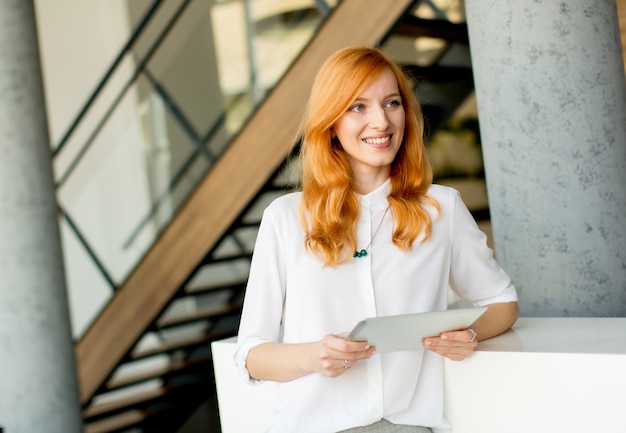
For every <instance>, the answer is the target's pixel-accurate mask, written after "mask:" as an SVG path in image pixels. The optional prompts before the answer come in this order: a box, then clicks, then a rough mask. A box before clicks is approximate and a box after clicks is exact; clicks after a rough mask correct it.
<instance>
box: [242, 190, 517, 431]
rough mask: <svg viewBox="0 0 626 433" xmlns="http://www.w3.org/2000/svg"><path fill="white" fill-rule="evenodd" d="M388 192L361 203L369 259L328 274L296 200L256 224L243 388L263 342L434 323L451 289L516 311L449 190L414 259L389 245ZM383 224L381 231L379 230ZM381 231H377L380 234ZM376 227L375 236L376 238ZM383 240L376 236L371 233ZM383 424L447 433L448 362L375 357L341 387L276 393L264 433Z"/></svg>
mask: <svg viewBox="0 0 626 433" xmlns="http://www.w3.org/2000/svg"><path fill="white" fill-rule="evenodd" d="M390 189H391V184H390V180H387V181H386V182H385V183H384V184H383V185H381V186H380V187H379V188H378V189H376V190H375V191H373V192H371V193H369V194H367V195H363V196H359V199H360V205H361V217H360V221H359V223H358V228H357V239H358V245H359V250H360V249H362V248H363V249H364V248H366V247H367V245H368V244H369V243H370V241H371V245H370V246H369V248H368V250H367V255H366V256H364V257H359V258H352V259H351V260H350V261H349V262H348V263H347V264H344V265H339V266H337V267H335V268H332V267H325V266H324V265H323V263H322V261H321V260H320V259H318V258H317V257H315V256H314V255H312V254H311V253H309V252H307V251H306V250H305V248H304V236H305V235H304V231H303V229H302V226H301V224H300V218H299V206H300V200H301V193H293V194H288V195H286V196H283V197H280V198H278V199H276V200H275V201H274V202H273V203H271V204H270V205H269V206H268V207H267V209H266V210H265V212H264V214H263V219H262V222H261V226H260V228H259V234H258V237H257V241H256V246H255V250H254V256H253V259H252V265H251V270H250V276H249V280H248V286H247V290H246V296H245V301H244V308H243V313H242V318H241V323H240V328H239V336H238V344H237V352H236V354H235V363H236V365H237V367H238V369H239V371H240V372H241V375H242V377H244V379H245V380H247V381H249V382H250V383H254V382H255V381H254V380H251V379H250V376H249V374H248V371H247V369H246V357H247V355H248V352H249V351H250V349H251V348H253V347H254V346H256V345H258V344H261V343H264V342H268V341H271V342H276V341H282V342H284V343H303V342H311V341H317V340H320V339H322V338H323V337H324V336H325V335H327V334H338V333H341V332H347V331H350V330H351V329H352V328H353V327H354V325H355V324H356V323H357V322H358V321H360V320H362V319H364V318H367V317H373V316H386V315H394V314H405V313H417V312H427V311H441V310H445V309H446V308H447V297H448V288H449V287H451V288H452V289H453V290H454V291H455V292H456V293H457V294H458V295H459V296H460V297H461V298H463V299H466V300H468V301H471V302H473V303H474V305H487V304H491V303H495V302H510V301H516V300H517V294H516V291H515V288H514V287H513V285H512V284H511V280H510V278H509V276H508V275H507V274H506V273H505V272H504V271H503V270H502V269H501V268H500V266H499V265H498V264H497V263H496V261H495V260H494V258H493V252H492V251H491V249H489V248H488V247H487V243H486V236H485V235H484V233H483V232H481V231H480V229H479V228H478V227H477V225H476V223H475V221H474V219H473V218H472V216H471V214H470V213H469V211H468V210H467V208H466V206H465V205H464V204H463V202H462V201H461V198H460V195H459V193H458V192H457V191H456V190H453V189H451V188H447V187H443V186H438V185H433V186H431V187H430V190H429V194H430V195H431V196H432V197H433V198H435V199H436V200H437V201H438V202H439V205H440V206H441V214H440V216H439V217H438V218H437V212H436V210H435V209H434V208H433V207H432V206H431V207H429V208H428V212H429V214H430V215H431V218H432V219H433V220H434V221H435V222H434V223H433V229H432V235H431V237H430V239H429V240H428V241H427V242H425V243H420V242H419V240H420V238H418V240H417V241H416V242H414V244H413V248H412V250H411V251H409V252H405V251H401V250H400V249H398V248H397V247H396V246H394V245H393V244H392V242H391V234H392V232H393V225H394V221H393V216H392V212H391V211H389V212H387V213H386V214H385V210H386V209H387V207H388V201H387V195H388V194H389V192H390ZM383 217H384V220H383ZM381 221H382V224H381ZM379 225H380V227H379ZM377 229H378V232H377V233H376V230H377ZM375 233H376V235H375V236H374V237H373V239H372V236H373V235H374V234H375ZM381 418H386V419H387V420H389V421H390V422H392V423H396V424H408V425H421V426H428V427H431V428H433V429H434V430H435V431H436V430H440V429H441V430H448V429H450V426H449V425H448V423H447V422H446V420H445V419H444V417H443V358H441V357H440V356H439V355H437V354H435V353H433V352H429V351H423V350H412V351H402V352H393V353H383V354H376V355H374V356H373V357H372V358H371V359H369V360H367V361H364V362H361V363H359V364H357V365H355V366H354V367H352V368H350V370H349V371H347V372H346V373H344V374H343V375H341V376H339V377H337V378H329V377H325V376H322V375H320V374H309V375H307V376H304V377H301V378H298V379H295V380H292V381H290V382H284V383H278V384H277V387H276V400H275V403H274V408H273V413H272V417H271V421H270V425H269V426H268V427H267V430H266V431H267V432H285V433H296V432H303V433H304V432H310V433H325V432H327V433H333V432H337V431H339V430H344V429H348V428H352V427H356V426H360V425H368V424H371V423H374V422H376V421H378V420H380V419H381Z"/></svg>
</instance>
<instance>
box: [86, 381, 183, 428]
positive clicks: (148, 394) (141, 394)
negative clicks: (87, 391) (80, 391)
mask: <svg viewBox="0 0 626 433" xmlns="http://www.w3.org/2000/svg"><path fill="white" fill-rule="evenodd" d="M174 388H175V387H165V386H161V387H155V388H150V389H143V390H138V391H137V392H136V393H133V394H130V395H127V396H125V397H121V398H115V399H110V400H108V401H105V402H101V403H100V402H97V401H96V402H94V403H92V405H91V406H89V407H88V408H87V409H85V410H84V411H83V418H85V419H86V420H88V419H89V418H95V417H98V416H103V415H105V414H107V413H111V414H114V413H116V412H119V411H121V410H123V409H127V408H131V407H134V406H139V405H141V404H144V405H145V404H147V403H149V402H152V401H155V400H158V399H159V398H162V397H164V396H165V395H166V394H167V393H168V392H171V391H172V390H173V389H174Z"/></svg>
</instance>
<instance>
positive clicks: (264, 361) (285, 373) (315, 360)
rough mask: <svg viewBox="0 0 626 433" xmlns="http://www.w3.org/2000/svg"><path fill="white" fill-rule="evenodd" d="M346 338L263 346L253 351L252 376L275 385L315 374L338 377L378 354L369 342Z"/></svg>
mask: <svg viewBox="0 0 626 433" xmlns="http://www.w3.org/2000/svg"><path fill="white" fill-rule="evenodd" d="M345 336H346V335H345V334H341V335H327V336H326V337H324V338H323V339H322V340H321V341H318V342H312V343H300V344H284V343H263V344H260V345H258V346H256V347H254V348H252V349H251V350H250V352H249V353H248V357H247V359H246V367H247V368H248V371H249V372H250V377H252V378H254V379H257V380H271V381H275V382H287V381H290V380H293V379H297V378H298V377H302V376H305V375H307V374H311V373H319V374H322V375H324V376H327V377H337V376H340V375H342V374H343V373H345V372H346V371H347V370H348V368H350V367H352V366H354V365H355V364H357V363H359V362H361V361H363V360H365V359H369V358H371V357H372V356H373V355H374V354H375V353H376V349H375V348H373V347H370V346H369V345H368V344H367V342H363V341H349V340H346V339H345ZM345 361H347V362H345Z"/></svg>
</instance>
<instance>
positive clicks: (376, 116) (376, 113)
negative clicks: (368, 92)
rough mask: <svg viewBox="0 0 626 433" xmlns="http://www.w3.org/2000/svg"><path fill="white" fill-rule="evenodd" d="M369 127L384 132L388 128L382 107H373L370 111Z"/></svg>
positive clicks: (385, 112)
mask: <svg viewBox="0 0 626 433" xmlns="http://www.w3.org/2000/svg"><path fill="white" fill-rule="evenodd" d="M369 114H370V120H369V122H370V126H371V127H372V128H374V129H380V130H384V129H387V126H389V119H388V118H387V111H386V110H385V109H384V108H383V107H375V108H372V109H370V112H369Z"/></svg>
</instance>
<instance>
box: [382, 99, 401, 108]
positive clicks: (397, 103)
mask: <svg viewBox="0 0 626 433" xmlns="http://www.w3.org/2000/svg"><path fill="white" fill-rule="evenodd" d="M400 106H402V102H400V101H399V100H397V99H392V100H391V101H387V103H386V104H385V108H396V107H400Z"/></svg>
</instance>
